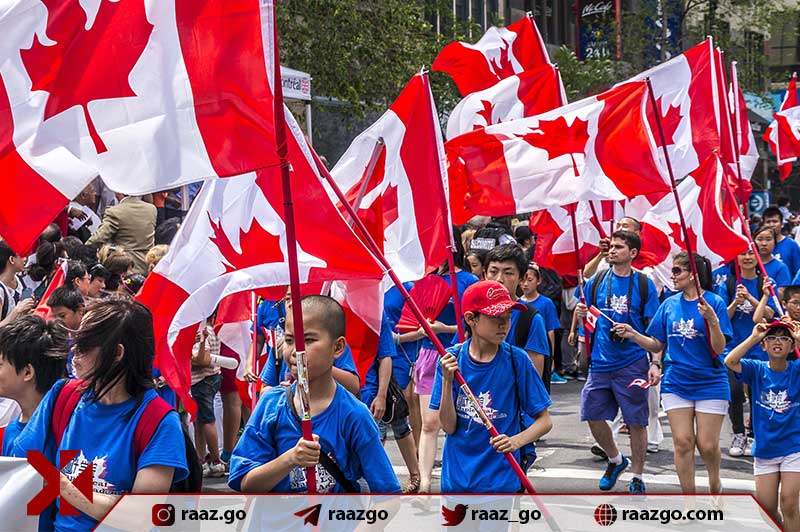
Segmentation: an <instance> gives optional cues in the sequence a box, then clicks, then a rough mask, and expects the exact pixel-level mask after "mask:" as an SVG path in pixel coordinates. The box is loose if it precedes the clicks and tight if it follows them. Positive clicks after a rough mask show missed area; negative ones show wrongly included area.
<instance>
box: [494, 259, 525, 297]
mask: <svg viewBox="0 0 800 532" xmlns="http://www.w3.org/2000/svg"><path fill="white" fill-rule="evenodd" d="M486 280H487V281H497V282H498V283H500V284H502V285H503V286H505V287H506V290H508V293H509V294H511V297H512V298H514V297H515V294H516V293H517V286H519V281H520V274H519V270H518V269H517V265H516V264H515V263H514V262H512V261H505V262H490V263H489V265H488V266H487V267H486Z"/></svg>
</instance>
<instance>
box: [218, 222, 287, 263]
mask: <svg viewBox="0 0 800 532" xmlns="http://www.w3.org/2000/svg"><path fill="white" fill-rule="evenodd" d="M208 221H209V223H210V224H211V229H212V230H213V231H214V235H213V236H211V237H209V239H210V240H211V241H212V242H213V243H214V245H216V246H217V249H219V252H220V253H221V254H222V256H223V257H224V259H225V264H224V265H225V273H230V272H232V271H235V270H242V269H244V268H249V267H250V266H258V265H259V264H267V263H274V262H279V263H282V262H284V258H283V252H282V251H281V246H280V238H279V237H277V236H275V235H273V234H272V233H270V232H269V231H267V230H266V229H264V228H263V227H261V225H260V224H259V223H258V221H257V220H255V219H254V220H253V223H252V224H251V225H250V229H248V230H247V231H245V230H244V229H239V247H240V248H241V251H237V250H236V248H234V247H233V244H232V243H231V241H230V239H229V238H228V235H226V234H225V231H224V230H223V229H222V224H221V223H220V222H219V221H216V222H215V221H214V220H212V219H211V215H209V216H208Z"/></svg>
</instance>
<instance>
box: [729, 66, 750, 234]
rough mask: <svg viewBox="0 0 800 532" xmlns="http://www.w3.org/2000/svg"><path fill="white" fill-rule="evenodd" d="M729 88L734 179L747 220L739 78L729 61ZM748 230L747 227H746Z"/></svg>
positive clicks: (734, 67)
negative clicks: (731, 112) (734, 164)
mask: <svg viewBox="0 0 800 532" xmlns="http://www.w3.org/2000/svg"><path fill="white" fill-rule="evenodd" d="M731 87H732V88H733V113H734V120H735V121H736V131H735V132H734V135H733V149H734V155H735V156H736V177H737V179H738V181H739V194H737V195H738V196H739V203H740V204H741V206H742V208H743V209H744V214H745V218H749V217H750V215H749V213H748V212H747V211H748V208H747V201H746V200H745V197H744V177H742V165H741V158H742V154H741V152H740V151H739V137H740V136H741V134H742V130H741V129H742V124H741V119H740V116H739V113H740V112H741V109H740V108H739V94H740V93H739V90H740V89H739V77H738V73H737V71H736V61H731ZM748 229H749V227H748Z"/></svg>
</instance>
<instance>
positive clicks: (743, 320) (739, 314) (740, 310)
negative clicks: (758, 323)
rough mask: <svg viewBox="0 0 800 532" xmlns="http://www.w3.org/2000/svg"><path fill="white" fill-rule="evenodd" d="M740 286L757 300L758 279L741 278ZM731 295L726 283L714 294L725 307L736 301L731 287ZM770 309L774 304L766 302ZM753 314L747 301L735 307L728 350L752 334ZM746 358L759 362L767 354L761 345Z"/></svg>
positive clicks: (749, 352) (755, 346)
mask: <svg viewBox="0 0 800 532" xmlns="http://www.w3.org/2000/svg"><path fill="white" fill-rule="evenodd" d="M741 281H742V285H744V287H745V288H747V291H748V292H749V293H750V295H752V296H753V297H754V298H756V299H758V285H759V283H760V282H763V281H759V278H758V277H756V278H755V279H745V278H744V277H742V279H741ZM731 288H732V291H733V293H732V294H729V293H728V292H729V290H728V283H727V282H726V283H725V284H723V285H722V286H721V287H718V288H717V289H716V293H717V295H718V296H720V297H721V298H722V300H723V301H724V302H725V306H728V305H730V304H731V302H732V301H733V300H734V299H736V287H735V286H733V287H731ZM767 304H768V305H769V307H770V308H772V309H773V310H775V307H774V304H773V303H772V301H768V303H767ZM753 312H755V307H754V306H753V304H752V303H750V302H749V301H745V302H744V303H742V304H741V305H739V306H738V307H736V311H735V312H734V313H733V318H731V328H732V330H733V338H732V340H731V341H730V342H729V343H728V348H729V349H733V348H734V347H736V346H737V345H739V344H741V343H742V342H744V341H745V340H746V339H747V338H748V337H749V336H750V333H752V332H753V326H754V325H755V324H754V323H753ZM747 357H749V358H756V359H759V360H767V354H766V353H765V352H764V350H763V349H761V344H756V345H754V346H753V347H752V348H751V349H750V350H749V351H748V352H747Z"/></svg>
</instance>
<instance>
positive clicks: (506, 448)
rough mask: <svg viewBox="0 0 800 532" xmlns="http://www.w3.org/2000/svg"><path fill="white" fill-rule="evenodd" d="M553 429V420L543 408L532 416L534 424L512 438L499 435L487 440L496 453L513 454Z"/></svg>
mask: <svg viewBox="0 0 800 532" xmlns="http://www.w3.org/2000/svg"><path fill="white" fill-rule="evenodd" d="M552 428H553V420H552V419H551V418H550V412H548V410H547V409H546V408H545V409H544V410H542V411H541V412H539V413H538V414H536V415H535V416H534V422H533V424H531V426H530V427H528V428H527V429H525V430H523V431H522V432H520V433H519V434H515V435H514V436H506V435H505V434H499V435H497V436H495V437H494V438H492V439H491V440H489V443H491V444H492V446H493V447H494V450H495V451H497V452H498V453H513V452H514V451H516V450H517V449H519V448H521V447H523V446H525V445H527V444H529V443H531V442H534V441H536V440H538V439H539V438H541V437H542V436H544V435H545V434H547V433H548V432H550V430H551V429H552Z"/></svg>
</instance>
